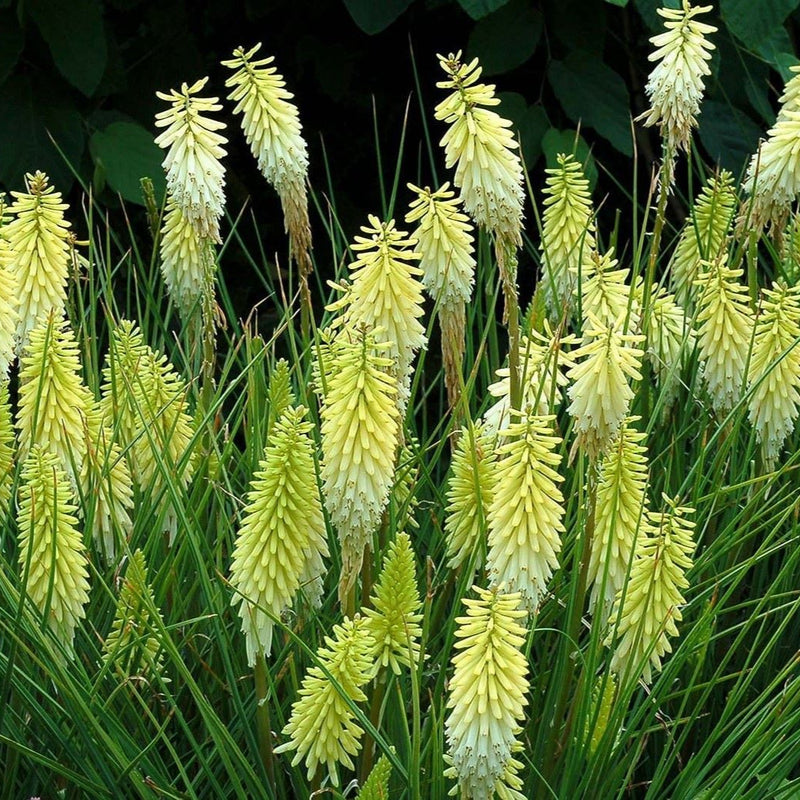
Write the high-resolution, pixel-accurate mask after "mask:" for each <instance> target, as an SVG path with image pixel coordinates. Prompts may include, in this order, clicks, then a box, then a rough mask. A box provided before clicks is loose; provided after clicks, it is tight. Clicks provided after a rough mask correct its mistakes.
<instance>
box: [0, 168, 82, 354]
mask: <svg viewBox="0 0 800 800" xmlns="http://www.w3.org/2000/svg"><path fill="white" fill-rule="evenodd" d="M25 182H26V184H27V189H28V191H27V192H11V195H12V197H14V203H13V204H12V205H11V207H10V208H9V209H8V210H9V213H10V214H12V215H14V218H13V219H12V220H11V222H9V224H8V225H7V226H6V227H5V228H4V237H5V238H6V240H7V241H8V245H9V248H10V250H11V254H12V257H11V264H10V267H9V269H10V270H11V272H12V273H13V275H14V278H15V280H16V284H17V291H18V292H19V305H18V308H17V312H18V315H19V316H18V321H17V330H16V344H17V354H18V355H20V354H21V353H22V352H23V351H24V350H25V348H26V347H27V346H28V337H29V335H30V332H31V330H32V329H33V327H34V325H35V324H36V322H37V320H38V319H39V318H40V317H46V316H47V315H48V314H50V312H53V313H54V314H55V315H56V316H58V315H59V314H60V313H61V312H62V311H63V309H64V303H65V302H66V297H67V289H66V287H67V273H68V271H69V244H68V238H69V222H67V221H66V220H65V219H64V212H65V211H66V210H67V208H69V206H67V204H66V203H63V202H61V193H60V192H57V191H56V190H55V189H54V188H53V187H52V186H50V181H49V178H48V177H47V175H45V174H44V173H43V172H37V173H35V174H34V175H26V176H25Z"/></svg>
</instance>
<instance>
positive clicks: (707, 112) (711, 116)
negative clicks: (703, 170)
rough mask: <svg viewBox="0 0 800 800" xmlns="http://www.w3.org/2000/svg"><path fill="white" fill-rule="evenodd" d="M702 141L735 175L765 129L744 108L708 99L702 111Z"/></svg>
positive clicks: (716, 161) (751, 152) (708, 150)
mask: <svg viewBox="0 0 800 800" xmlns="http://www.w3.org/2000/svg"><path fill="white" fill-rule="evenodd" d="M699 121H700V129H699V131H698V134H699V136H700V142H701V143H702V145H703V147H704V148H705V150H706V152H707V153H708V155H709V156H710V158H711V160H712V161H713V162H715V163H718V164H719V165H720V166H722V167H724V168H725V169H729V170H730V171H731V172H733V174H734V175H738V174H739V173H741V171H742V169H743V168H744V167H745V166H746V164H747V162H748V160H749V158H750V156H751V155H752V154H753V153H754V152H755V150H756V147H757V146H758V140H759V138H760V137H761V136H763V130H762V129H761V127H760V126H758V125H756V123H755V122H753V120H751V119H750V117H748V116H747V114H745V113H744V111H742V110H741V109H738V108H735V107H733V106H730V105H728V104H727V103H719V102H717V101H715V100H708V101H706V102H705V103H703V107H702V111H701V113H700V120H699Z"/></svg>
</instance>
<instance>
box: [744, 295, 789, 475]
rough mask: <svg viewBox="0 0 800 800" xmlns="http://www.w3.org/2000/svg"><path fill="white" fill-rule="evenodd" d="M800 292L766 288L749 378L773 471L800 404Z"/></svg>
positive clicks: (756, 422)
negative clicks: (799, 342)
mask: <svg viewBox="0 0 800 800" xmlns="http://www.w3.org/2000/svg"><path fill="white" fill-rule="evenodd" d="M799 340H800V288H798V287H793V288H789V287H787V286H786V285H783V284H776V285H775V286H774V287H773V288H772V289H766V290H764V299H763V302H762V306H761V313H760V314H759V316H758V318H757V320H756V329H755V339H754V341H753V352H752V355H751V357H750V365H749V369H748V374H747V383H748V389H749V390H750V391H751V392H752V393H751V394H750V400H749V403H748V410H749V416H750V422H751V423H752V425H753V427H754V428H755V430H756V434H757V436H758V440H759V442H760V443H761V450H762V453H763V455H764V462H765V465H766V467H767V469H771V468H772V467H774V466H775V463H776V462H777V460H778V455H779V454H780V452H781V450H782V449H783V444H784V442H785V441H786V437H787V436H788V435H789V434H790V433H791V432H792V430H793V429H794V424H795V420H796V419H797V414H798V406H800V344H798V341H799Z"/></svg>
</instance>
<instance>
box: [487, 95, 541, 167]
mask: <svg viewBox="0 0 800 800" xmlns="http://www.w3.org/2000/svg"><path fill="white" fill-rule="evenodd" d="M497 96H498V97H499V98H500V105H499V106H497V108H496V109H495V110H496V111H497V113H498V114H500V115H501V116H503V117H505V118H506V119H510V120H511V122H513V123H514V133H516V134H517V136H518V137H519V144H520V148H521V149H522V158H523V160H524V161H525V166H526V167H527V168H528V169H530V168H531V167H532V166H533V165H534V164H535V163H536V161H537V159H538V158H539V156H540V155H541V153H542V136H544V134H545V131H547V130H548V129H549V128H550V120H548V119H547V114H546V113H545V110H544V109H543V108H542V107H541V106H529V105H528V101H527V100H526V99H525V98H524V97H523V96H522V95H521V94H517V93H516V92H501V93H500V94H498V95H497Z"/></svg>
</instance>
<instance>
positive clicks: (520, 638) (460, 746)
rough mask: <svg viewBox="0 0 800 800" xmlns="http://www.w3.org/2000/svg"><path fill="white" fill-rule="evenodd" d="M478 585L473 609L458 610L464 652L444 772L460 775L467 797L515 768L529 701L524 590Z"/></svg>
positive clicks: (453, 688) (484, 795) (457, 659)
mask: <svg viewBox="0 0 800 800" xmlns="http://www.w3.org/2000/svg"><path fill="white" fill-rule="evenodd" d="M473 589H474V591H475V593H476V594H477V595H478V597H477V599H469V598H465V599H464V600H463V603H464V605H465V606H466V607H467V613H466V616H463V617H457V618H456V624H457V625H458V627H457V628H456V632H455V635H456V639H457V640H458V641H457V642H456V644H455V648H456V650H458V653H457V655H455V656H454V658H453V667H454V670H453V677H452V678H451V679H450V684H449V697H448V698H447V708H448V709H450V714H449V715H448V717H447V720H446V722H445V737H446V739H447V752H448V755H447V757H446V759H447V761H448V763H449V764H450V765H451V766H450V768H449V769H448V770H447V771H446V772H445V774H446V775H448V776H449V777H451V778H453V779H455V781H456V782H457V787H458V788H457V792H460V796H461V797H462V798H468V800H490V798H492V797H493V796H494V793H495V791H496V790H497V789H498V788H499V786H498V784H501V783H504V782H507V780H508V778H510V777H512V776H513V773H514V772H515V770H514V766H515V764H514V763H513V762H514V757H513V755H514V753H515V752H517V750H518V749H519V743H518V741H517V736H518V734H519V733H520V731H521V727H520V723H521V722H522V720H523V718H524V713H525V706H526V705H527V702H528V700H527V697H526V696H525V695H526V694H527V692H528V662H527V659H526V658H525V656H524V655H523V653H522V646H523V645H524V644H525V634H526V632H525V628H524V627H523V625H522V624H521V623H522V622H523V621H524V619H525V616H526V612H525V610H524V609H521V608H520V607H519V604H520V600H521V597H520V594H519V593H518V592H516V593H510V594H506V593H504V592H503V590H502V589H489V590H487V589H481V588H479V587H477V586H475V587H473ZM509 768H511V770H509ZM520 788H521V787H520Z"/></svg>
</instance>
